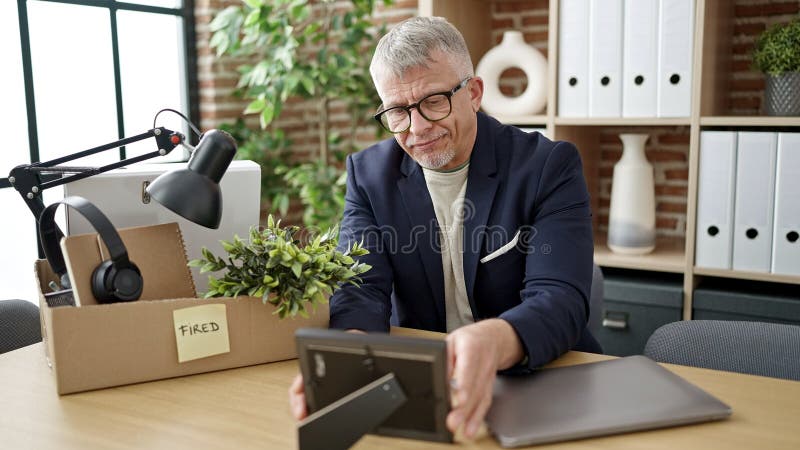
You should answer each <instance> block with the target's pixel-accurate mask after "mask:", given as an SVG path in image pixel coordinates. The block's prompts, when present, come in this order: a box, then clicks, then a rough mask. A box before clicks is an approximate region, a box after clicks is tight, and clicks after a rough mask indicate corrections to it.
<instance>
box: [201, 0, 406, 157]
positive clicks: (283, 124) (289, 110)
mask: <svg viewBox="0 0 800 450" xmlns="http://www.w3.org/2000/svg"><path fill="white" fill-rule="evenodd" d="M239 4H241V1H240V0H195V20H196V23H197V26H196V30H197V52H198V79H199V85H200V126H201V127H202V128H203V129H207V128H212V127H215V126H217V125H219V124H220V123H223V122H233V121H235V120H236V119H237V118H238V117H243V115H242V111H243V110H244V108H245V106H246V105H247V103H248V101H246V100H242V99H239V98H235V97H234V96H233V92H234V89H235V87H236V83H237V81H238V79H239V77H238V73H237V72H236V67H237V66H238V65H239V64H242V63H244V62H245V61H243V60H236V59H234V58H231V57H228V56H225V57H222V58H217V57H216V55H215V54H214V51H213V50H212V49H210V48H209V46H208V41H209V39H210V37H211V34H210V31H209V27H208V24H209V23H210V22H211V20H212V19H213V18H214V16H215V15H216V13H217V12H219V11H221V10H222V9H224V8H225V7H227V6H229V5H239ZM347 5H349V2H347V1H339V2H337V7H343V8H344V7H347ZM416 12H417V1H416V0H397V1H396V2H395V4H394V5H393V6H392V7H390V8H383V7H382V6H380V7H378V9H377V11H376V17H377V18H378V19H379V20H380V22H381V23H383V22H385V23H388V24H392V23H397V22H399V21H401V20H403V19H406V18H408V17H410V16H412V15H415V14H416ZM331 106H332V110H331V120H332V122H333V123H334V130H335V131H338V132H340V133H341V134H342V135H343V136H349V134H350V130H349V128H348V126H347V123H348V116H347V113H346V110H345V103H344V101H342V100H340V101H336V102H333V104H332V105H331ZM376 106H377V105H376ZM317 111H318V109H317V105H316V104H315V103H313V102H311V101H303V100H295V99H293V100H290V101H289V102H288V103H287V105H285V107H284V110H283V112H282V113H281V116H280V118H279V119H278V120H276V122H275V125H276V126H278V127H280V128H282V129H283V130H284V131H286V133H287V135H288V137H289V139H291V140H292V142H293V144H294V145H293V152H294V154H295V155H296V156H297V157H298V158H299V159H305V158H306V157H308V156H309V155H314V154H315V153H316V149H317V147H318V143H319V137H318V133H319V131H318V129H317V125H316V124H317V123H318V122H319V120H318V112H317ZM247 120H248V123H250V124H252V126H254V127H255V126H257V124H258V120H257V117H255V116H248V117H247ZM357 136H358V137H359V141H360V142H359V143H360V144H362V145H367V144H370V143H372V142H373V141H374V139H373V133H371V132H370V131H369V130H367V129H365V130H358V131H357Z"/></svg>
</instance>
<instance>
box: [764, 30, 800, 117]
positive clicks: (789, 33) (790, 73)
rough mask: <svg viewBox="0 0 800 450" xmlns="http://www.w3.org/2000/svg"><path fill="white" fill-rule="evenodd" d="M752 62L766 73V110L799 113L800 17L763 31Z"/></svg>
mask: <svg viewBox="0 0 800 450" xmlns="http://www.w3.org/2000/svg"><path fill="white" fill-rule="evenodd" d="M753 65H754V66H755V68H756V69H758V70H760V71H761V72H764V74H765V76H766V90H765V92H764V111H765V112H766V114H767V115H770V116H798V115H800V18H799V19H794V20H792V21H791V22H789V23H787V24H783V25H781V24H777V25H773V26H772V27H770V28H768V29H767V30H766V31H764V32H763V33H762V34H761V35H760V36H759V37H758V39H757V40H756V43H755V48H754V50H753Z"/></svg>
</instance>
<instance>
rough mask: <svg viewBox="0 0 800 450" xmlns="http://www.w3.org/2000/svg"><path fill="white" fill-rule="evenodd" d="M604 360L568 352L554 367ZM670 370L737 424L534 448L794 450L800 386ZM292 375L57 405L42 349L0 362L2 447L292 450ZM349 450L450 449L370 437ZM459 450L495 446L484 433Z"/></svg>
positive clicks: (196, 378)
mask: <svg viewBox="0 0 800 450" xmlns="http://www.w3.org/2000/svg"><path fill="white" fill-rule="evenodd" d="M607 358H608V357H606V356H601V355H592V354H588V353H579V352H570V353H568V354H566V355H564V356H563V357H562V358H560V359H559V360H557V361H555V362H554V363H553V364H552V365H553V366H558V365H570V364H580V363H586V362H592V361H598V360H602V359H607ZM667 367H668V368H669V369H670V370H672V371H674V372H675V373H677V374H679V375H680V376H682V377H684V378H686V379H687V380H689V381H691V382H692V383H695V384H697V385H698V386H700V387H702V388H703V389H705V390H707V391H708V392H710V393H711V394H713V395H715V396H717V397H718V398H719V399H721V400H722V401H724V402H726V403H728V404H729V405H730V406H731V407H732V408H733V416H732V417H731V418H730V419H728V420H726V421H722V422H713V423H707V424H699V425H691V426H684V427H677V428H670V429H663V430H654V431H646V432H638V433H630V434H625V435H617V436H609V437H603V438H595V439H586V440H581V441H572V442H565V443H561V444H557V445H552V446H540V447H537V448H552V447H558V448H564V449H572V448H591V449H603V448H608V449H642V448H647V449H661V448H663V449H669V450H675V449H678V450H685V449H695V448H702V449H710V448H724V449H730V448H746V449H764V450H766V449H782V448H785V449H794V450H796V449H800V382H793V381H784V380H777V379H771V378H764V377H755V376H749V375H740V374H732V373H726V372H717V371H713V370H705V369H695V368H688V367H681V366H667ZM297 370H298V368H297V361H285V362H279V363H273V364H265V365H260V366H253V367H246V368H241V369H232V370H226V371H221V372H215V373H208V374H201V375H193V376H188V377H183V378H174V379H170V380H162V381H155V382H151V383H142V384H138V385H131V386H122V387H118V388H111V389H104V390H100V391H93V392H86V393H81V394H72V395H66V396H63V397H59V396H58V395H57V394H56V392H55V382H54V380H53V379H52V375H51V374H50V372H49V369H48V367H47V365H46V363H45V358H44V349H43V347H42V344H35V345H32V346H29V347H26V348H23V349H20V350H16V351H13V352H10V353H6V354H4V355H0V447H2V448H8V449H53V448H57V449H71V448H75V449H94V448H97V449H126V448H140V449H161V448H164V449H183V448H185V449H192V450H197V449H207V448H214V449H222V448H233V449H249V448H253V449H291V448H297V441H296V439H297V438H296V429H295V422H294V420H293V419H292V418H291V416H290V415H289V411H288V402H287V389H288V387H289V384H290V382H291V380H292V378H293V377H294V376H295V374H296V373H297ZM87 376H90V374H87ZM355 448H357V449H373V448H380V449H390V450H391V449H407V448H408V449H410V448H415V449H417V448H424V449H428V448H440V449H453V448H456V447H452V446H448V445H445V444H434V443H429V442H422V441H413V440H406V439H396V438H384V437H378V436H366V437H365V438H364V439H362V440H361V441H359V443H358V444H357V445H356V446H355ZM457 448H469V449H489V448H499V447H498V445H497V444H496V443H495V441H494V440H492V439H491V438H490V437H488V436H485V435H484V436H482V437H481V438H479V439H478V440H477V441H475V442H467V443H460V446H459V447H457Z"/></svg>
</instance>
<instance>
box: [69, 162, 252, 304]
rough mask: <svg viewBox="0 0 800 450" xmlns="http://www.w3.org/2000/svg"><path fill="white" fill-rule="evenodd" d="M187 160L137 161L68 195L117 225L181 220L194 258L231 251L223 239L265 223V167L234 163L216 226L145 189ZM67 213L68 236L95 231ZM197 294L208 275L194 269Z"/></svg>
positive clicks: (189, 253) (89, 180)
mask: <svg viewBox="0 0 800 450" xmlns="http://www.w3.org/2000/svg"><path fill="white" fill-rule="evenodd" d="M185 166H186V163H164V164H133V165H130V166H127V167H123V168H120V169H116V170H112V171H109V172H106V173H102V174H99V175H95V176H93V177H89V178H85V179H83V180H79V181H76V182H73V183H68V184H66V185H64V196H65V197H66V196H70V195H78V196H81V197H85V198H86V199H88V200H89V201H90V202H92V203H94V204H95V205H96V206H97V207H98V208H100V210H101V211H103V213H104V214H105V215H106V216H107V217H108V219H109V220H110V221H111V223H113V224H114V227H116V228H125V227H134V226H141V225H156V224H160V223H169V222H177V223H178V225H179V226H180V229H181V234H182V235H183V240H184V243H185V246H186V253H187V256H188V258H189V259H190V260H192V259H196V258H200V257H201V249H202V248H203V247H207V248H208V249H209V250H211V251H212V252H213V253H215V254H216V255H223V254H225V253H224V251H223V248H222V245H220V243H219V241H220V240H225V241H230V240H231V239H233V236H234V235H238V236H240V237H241V238H243V239H244V238H246V237H247V236H248V234H249V231H250V227H251V226H256V225H258V223H259V217H260V209H261V208H260V202H261V167H260V166H259V165H258V164H256V163H254V162H253V161H232V162H231V165H230V167H228V170H227V171H226V172H225V175H224V176H223V177H222V181H220V188H221V189H222V221H221V222H220V225H219V228H217V229H216V230H212V229H210V228H205V227H203V226H201V225H197V224H195V223H193V222H190V221H188V220H186V219H184V218H183V217H181V216H179V215H177V214H175V213H174V212H172V211H170V210H168V209H167V208H165V207H163V206H161V205H160V204H159V203H158V202H156V201H155V200H153V199H151V198H150V196H149V195H146V193H145V187H147V184H149V183H151V182H152V181H153V180H155V179H156V177H158V176H159V175H161V174H162V173H164V172H167V171H170V170H173V169H178V168H183V167H185ZM63 209H64V210H66V211H67V212H66V214H67V229H66V234H67V235H73V234H82V233H94V232H95V230H94V228H92V226H91V225H90V224H89V222H88V221H87V220H86V219H84V218H83V216H81V215H80V214H78V213H76V212H75V211H72V210H71V209H70V208H63ZM192 276H193V277H194V283H195V288H196V289H197V292H198V293H200V292H205V291H206V289H207V287H208V274H202V275H201V274H200V272H199V269H197V268H193V269H192Z"/></svg>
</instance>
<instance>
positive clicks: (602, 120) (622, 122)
mask: <svg viewBox="0 0 800 450" xmlns="http://www.w3.org/2000/svg"><path fill="white" fill-rule="evenodd" d="M555 123H556V125H580V126H676V125H689V124H690V123H691V120H690V119H689V118H688V117H674V118H673V117H556V119H555Z"/></svg>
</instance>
